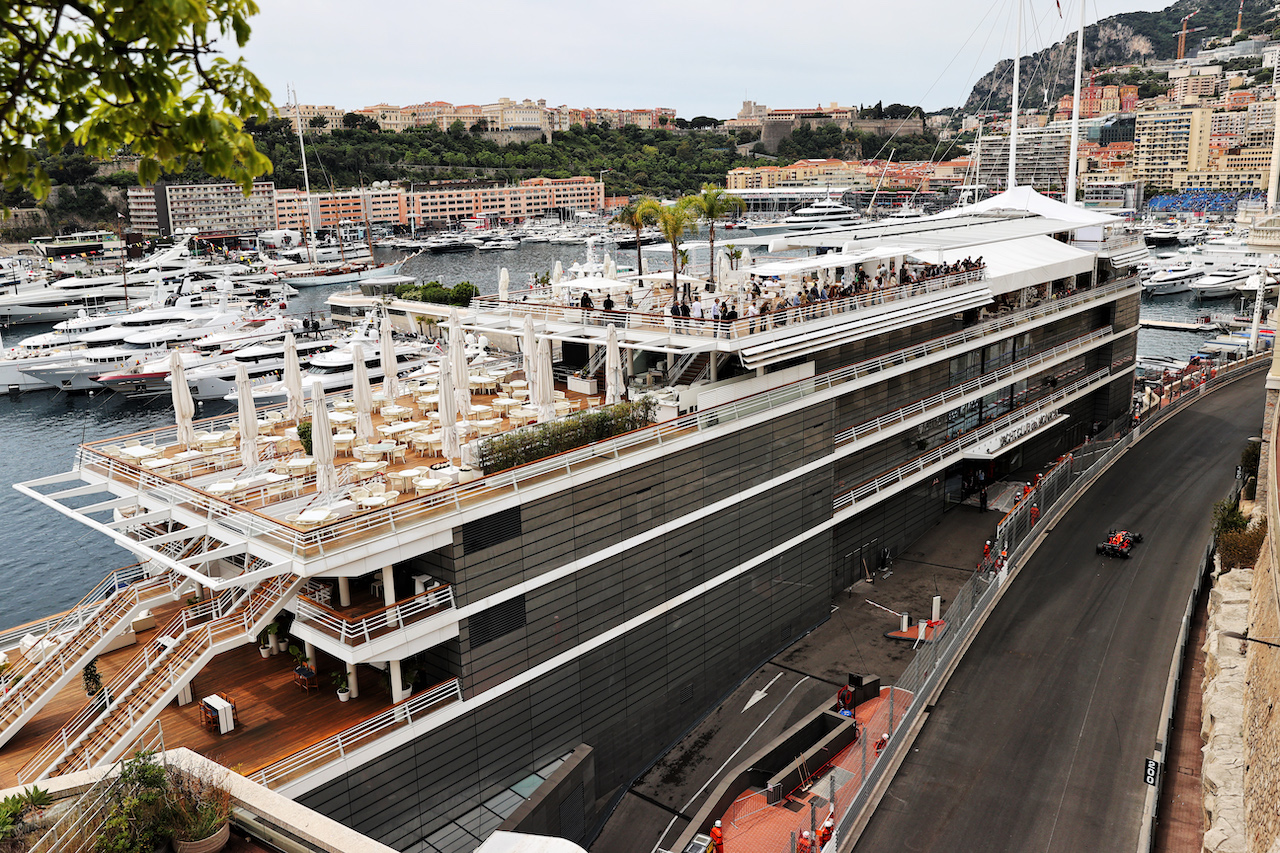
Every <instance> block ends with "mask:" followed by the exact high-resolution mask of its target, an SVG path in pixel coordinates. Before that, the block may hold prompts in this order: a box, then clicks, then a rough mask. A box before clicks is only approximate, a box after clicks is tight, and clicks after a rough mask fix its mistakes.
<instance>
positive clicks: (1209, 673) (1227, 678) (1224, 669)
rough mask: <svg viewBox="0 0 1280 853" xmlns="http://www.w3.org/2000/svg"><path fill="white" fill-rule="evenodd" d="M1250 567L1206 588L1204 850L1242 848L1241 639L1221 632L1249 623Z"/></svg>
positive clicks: (1239, 851)
mask: <svg viewBox="0 0 1280 853" xmlns="http://www.w3.org/2000/svg"><path fill="white" fill-rule="evenodd" d="M1252 577H1253V572H1252V571H1251V570H1248V569H1236V570H1234V571H1230V572H1227V573H1226V574H1223V575H1219V576H1218V577H1217V578H1216V579H1215V580H1214V584H1213V589H1212V590H1211V591H1210V593H1209V622H1208V630H1207V632H1206V637H1205V644H1204V645H1205V662H1204V706H1203V710H1202V712H1201V722H1200V738H1201V740H1203V741H1204V748H1203V752H1204V768H1203V771H1202V777H1201V784H1202V785H1203V793H1204V826H1205V834H1204V849H1205V851H1206V853H1245V851H1246V850H1247V849H1248V848H1247V847H1246V832H1245V806H1244V762H1245V758H1244V749H1243V735H1242V732H1243V728H1244V713H1243V710H1244V690H1245V661H1246V658H1245V655H1244V650H1243V648H1242V647H1243V646H1244V645H1245V644H1244V643H1243V642H1242V641H1241V640H1236V639H1232V638H1229V637H1223V636H1222V632H1223V631H1236V632H1240V633H1243V632H1244V631H1245V630H1246V628H1247V627H1248V624H1249V589H1250V586H1251V585H1252Z"/></svg>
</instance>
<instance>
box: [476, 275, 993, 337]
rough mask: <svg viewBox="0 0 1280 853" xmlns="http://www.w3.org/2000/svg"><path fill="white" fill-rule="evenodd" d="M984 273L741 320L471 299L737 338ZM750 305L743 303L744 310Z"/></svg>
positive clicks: (503, 308)
mask: <svg viewBox="0 0 1280 853" xmlns="http://www.w3.org/2000/svg"><path fill="white" fill-rule="evenodd" d="M985 278H986V268H985V267H984V268H981V269H973V270H964V271H962V272H956V273H949V274H947V275H941V276H934V277H933V278H929V279H924V280H923V281H918V282H914V283H911V284H901V285H898V286H897V287H893V288H890V287H884V288H881V289H879V290H871V291H867V292H865V293H858V294H854V295H853V296H847V297H845V298H843V299H822V300H819V301H817V302H812V303H809V304H807V305H799V306H792V305H789V306H788V307H786V308H784V309H782V310H779V311H771V312H770V313H768V314H767V315H761V316H759V317H739V318H738V319H737V320H712V319H711V318H710V317H701V318H694V317H670V316H668V315H666V314H661V313H647V312H643V311H638V310H636V309H626V308H615V309H613V310H612V311H604V310H597V309H594V308H591V309H588V308H580V307H576V306H572V305H553V304H547V303H543V302H536V301H533V300H532V299H530V300H529V301H521V295H522V294H521V293H520V292H517V293H514V294H510V295H509V296H508V300H507V301H505V302H504V301H502V300H499V299H498V298H497V296H477V297H475V298H473V299H472V302H471V304H472V308H473V309H475V310H477V311H483V312H486V313H497V314H502V313H503V312H506V313H507V315H508V316H509V317H512V318H514V317H520V318H521V319H522V320H523V318H524V317H525V316H531V317H533V318H534V320H541V321H543V322H546V321H560V322H569V323H575V324H577V323H586V324H588V325H597V326H603V325H608V324H612V325H615V326H617V327H618V328H620V329H637V328H666V327H667V326H668V324H670V326H671V328H672V330H674V331H678V332H685V333H687V334H690V335H699V336H708V335H711V336H714V337H719V338H726V339H738V338H745V337H748V336H750V335H753V334H756V333H757V332H762V331H765V330H766V328H768V327H775V328H776V327H778V326H782V325H788V326H791V325H795V324H796V323H803V322H808V321H811V320H817V319H820V318H823V317H830V316H833V315H835V314H844V313H847V312H849V311H856V310H859V309H861V308H867V307H870V306H873V305H883V304H886V303H889V302H896V301H898V300H900V299H910V298H912V297H915V296H923V295H925V294H929V293H937V292H939V291H943V290H949V289H950V288H953V287H959V286H961V285H965V284H973V283H974V282H978V281H982V280H984V279H985ZM572 284H573V282H572V280H570V281H568V282H565V285H566V286H572ZM529 293H530V294H532V295H533V296H542V297H545V296H546V295H547V291H546V289H545V288H544V289H540V290H536V291H530V292H529ZM745 307H746V306H745V305H744V306H743V309H744V310H745Z"/></svg>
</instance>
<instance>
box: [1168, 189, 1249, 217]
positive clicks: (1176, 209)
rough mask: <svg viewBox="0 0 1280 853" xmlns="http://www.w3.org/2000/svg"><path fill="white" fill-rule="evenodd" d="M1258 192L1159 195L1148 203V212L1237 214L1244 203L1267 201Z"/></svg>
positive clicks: (1190, 191)
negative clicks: (1237, 207) (1238, 208)
mask: <svg viewBox="0 0 1280 853" xmlns="http://www.w3.org/2000/svg"><path fill="white" fill-rule="evenodd" d="M1265 198H1266V193H1263V192H1259V191H1257V190H1250V191H1248V192H1242V191H1239V190H1233V191H1228V192H1223V191H1220V190H1184V191H1182V192H1180V193H1177V194H1175V195H1158V196H1154V197H1152V198H1151V199H1150V200H1148V202H1147V210H1149V211H1153V212H1156V213H1235V212H1236V205H1238V204H1239V203H1240V202H1242V201H1249V200H1258V199H1265Z"/></svg>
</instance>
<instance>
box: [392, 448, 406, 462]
mask: <svg viewBox="0 0 1280 853" xmlns="http://www.w3.org/2000/svg"><path fill="white" fill-rule="evenodd" d="M408 456H409V448H408V446H407V445H404V444H397V445H396V449H395V450H393V451H391V461H392V462H396V461H400V462H408V461H409V459H408Z"/></svg>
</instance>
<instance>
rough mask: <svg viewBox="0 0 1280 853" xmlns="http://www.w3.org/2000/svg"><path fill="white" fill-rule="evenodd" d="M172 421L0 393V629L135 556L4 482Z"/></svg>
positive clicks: (525, 262)
mask: <svg viewBox="0 0 1280 853" xmlns="http://www.w3.org/2000/svg"><path fill="white" fill-rule="evenodd" d="M732 242H733V236H732V235H729V234H721V233H718V234H717V243H716V245H717V246H720V245H723V244H727V243H732ZM607 248H608V249H609V250H610V251H611V252H612V257H613V258H614V260H616V261H617V262H618V263H619V264H623V265H627V266H633V267H634V266H635V262H636V261H635V257H636V256H635V250H634V249H633V248H626V247H625V246H624V247H622V248H620V249H619V248H617V247H607ZM584 252H585V249H584V247H581V246H564V245H551V244H535V245H531V246H525V247H523V248H521V249H519V250H514V251H489V252H472V253H464V254H443V255H430V254H424V255H420V256H418V257H416V258H412V259H410V261H409V262H408V263H406V265H405V267H404V269H403V273H404V274H406V275H412V276H414V277H416V278H418V279H420V280H423V281H431V280H436V281H439V282H441V283H442V284H445V285H450V286H451V285H454V284H457V283H459V282H462V281H469V282H471V283H472V284H474V285H475V286H476V287H478V288H479V289H480V292H481V293H495V292H496V291H497V287H498V275H499V270H500V269H501V268H502V267H507V269H508V270H509V271H510V276H511V286H512V289H517V288H521V287H524V286H526V284H527V282H528V281H529V277H530V275H534V274H541V273H549V272H550V271H551V270H552V268H553V267H554V265H555V262H556V261H557V260H559V261H560V262H561V263H562V264H563V266H564V267H565V268H566V269H567V268H568V267H570V266H571V265H572V264H573V263H574V262H575V261H579V260H582V259H583V257H584ZM380 254H381V252H380ZM601 256H602V257H603V249H602V250H601ZM664 262H665V263H664ZM645 263H646V265H648V266H650V267H651V268H654V269H670V257H669V256H664V255H663V254H662V253H661V252H646V253H645ZM704 263H705V261H704ZM334 289H335V288H329V287H320V288H307V289H305V290H303V291H302V292H301V293H300V294H299V295H298V296H297V297H295V298H294V300H293V301H292V303H291V310H292V311H296V312H316V313H324V312H325V310H326V309H325V306H324V300H325V299H326V298H327V297H328V296H329V295H330V294H331V293H332V292H333V291H334ZM1239 308H1240V307H1239V305H1238V302H1233V301H1232V300H1217V301H1215V302H1212V303H1206V304H1205V305H1200V304H1198V303H1196V302H1194V301H1192V300H1191V299H1190V297H1189V295H1186V294H1183V295H1179V296H1170V297H1162V298H1158V299H1149V298H1147V297H1144V298H1143V303H1142V312H1143V316H1144V317H1148V316H1150V317H1156V318H1160V319H1167V320H1182V321H1192V320H1194V319H1195V318H1196V317H1197V316H1199V315H1200V314H1202V313H1204V312H1205V311H1208V310H1213V311H1217V312H1232V311H1239ZM1247 310H1249V309H1246V311H1247ZM48 328H49V327H47V326H23V327H18V328H13V329H9V330H7V335H6V340H7V341H16V340H18V339H20V338H22V337H26V336H27V335H31V334H36V333H38V332H41V331H45V330H47V329H48ZM1209 337H1212V334H1211V333H1196V332H1176V331H1162V330H1156V329H1142V330H1141V331H1139V333H1138V354H1139V355H1168V356H1173V357H1175V358H1180V359H1187V358H1190V356H1191V355H1193V354H1194V353H1195V352H1196V350H1197V349H1198V347H1199V346H1200V344H1201V343H1202V342H1203V341H1204V340H1205V339H1207V338H1209ZM232 406H233V404H230V403H221V402H219V403H217V404H205V405H203V406H202V407H201V408H200V409H198V410H197V417H201V416H212V415H216V414H221V413H223V412H226V411H229V410H230V409H231V408H232ZM172 423H173V410H172V407H171V405H170V402H169V398H168V397H167V396H163V397H158V398H150V399H131V398H128V397H125V396H123V395H119V394H113V393H109V392H106V391H104V392H102V393H99V394H94V395H92V396H89V395H86V394H65V393H60V392H54V391H52V390H50V391H47V392H44V391H35V392H29V393H26V394H23V395H21V396H7V395H0V448H3V452H2V453H0V519H3V529H4V537H3V540H2V541H3V543H4V547H3V551H2V552H0V628H9V627H12V626H14V625H17V624H21V623H23V622H27V621H30V620H33V619H37V618H40V617H42V616H45V615H47V614H50V613H53V612H56V611H60V610H65V609H67V608H69V607H71V606H72V605H74V604H75V603H76V602H77V601H79V600H80V599H81V598H82V597H83V596H84V594H85V593H86V592H88V591H89V590H90V589H91V588H92V587H93V586H94V584H96V583H97V582H98V581H99V580H101V578H102V577H103V576H104V575H105V574H106V573H107V572H109V571H111V570H112V569H116V568H119V567H121V566H125V565H128V564H130V563H132V562H134V559H133V557H132V555H131V554H129V553H128V552H127V551H125V550H124V549H122V548H120V547H119V546H117V545H115V544H113V543H112V542H111V541H110V540H109V539H108V538H107V537H106V536H104V535H103V534H101V533H98V532H96V531H93V530H90V529H89V528H87V527H85V526H83V525H81V524H80V523H78V522H75V521H72V520H70V519H68V518H66V517H64V516H62V515H60V514H58V513H57V512H55V511H54V510H53V509H50V508H48V507H46V506H44V505H43V504H40V503H38V502H36V501H33V500H31V499H29V498H27V497H25V496H24V495H21V494H19V493H18V492H17V491H15V490H14V489H13V488H12V486H13V484H14V483H17V482H22V481H25V480H31V479H34V478H36V477H42V476H47V475H52V474H57V473H59V472H62V471H67V470H69V469H70V468H71V466H72V464H73V462H74V458H75V449H76V447H77V445H79V444H80V443H81V442H84V441H93V440H99V439H106V438H112V437H118V436H121V435H125V434H127V433H131V432H137V431H139V430H145V429H150V428H153V427H159V426H164V425H168V424H172Z"/></svg>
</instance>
